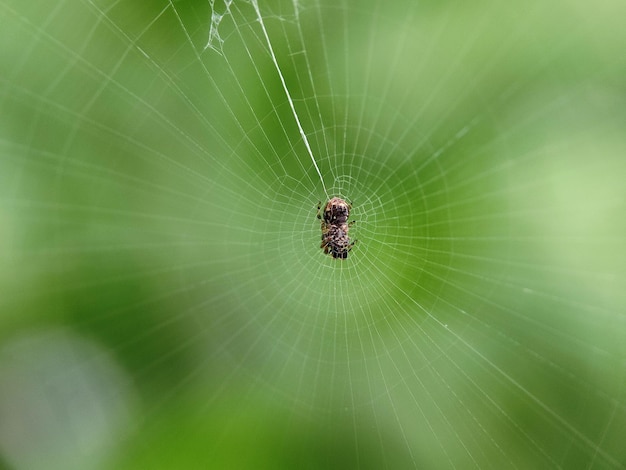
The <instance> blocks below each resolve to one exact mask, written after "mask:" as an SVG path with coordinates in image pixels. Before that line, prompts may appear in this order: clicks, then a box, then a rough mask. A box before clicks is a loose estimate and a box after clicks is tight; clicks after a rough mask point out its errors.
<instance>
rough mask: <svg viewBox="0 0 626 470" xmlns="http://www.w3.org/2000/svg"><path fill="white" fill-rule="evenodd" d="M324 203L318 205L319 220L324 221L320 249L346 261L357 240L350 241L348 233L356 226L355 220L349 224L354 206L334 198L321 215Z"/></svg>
mask: <svg viewBox="0 0 626 470" xmlns="http://www.w3.org/2000/svg"><path fill="white" fill-rule="evenodd" d="M321 209H322V202H321V201H320V202H318V203H317V218H318V219H320V220H321V221H322V244H321V245H320V248H323V249H324V253H326V254H329V253H330V255H331V256H332V257H333V258H339V259H346V258H347V257H348V252H349V251H350V250H351V249H352V247H353V246H354V244H355V243H356V240H354V241H353V242H351V241H350V237H349V236H348V231H349V230H350V227H352V226H353V225H354V220H353V221H352V222H348V217H349V216H350V209H352V204H350V203H348V202H346V201H344V200H343V199H341V198H339V197H334V198H332V199H331V200H330V201H328V202H327V203H326V206H325V207H324V212H323V214H320V210H321Z"/></svg>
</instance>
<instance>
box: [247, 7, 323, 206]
mask: <svg viewBox="0 0 626 470" xmlns="http://www.w3.org/2000/svg"><path fill="white" fill-rule="evenodd" d="M252 5H253V6H254V10H255V11H256V15H257V18H258V20H259V24H260V25H261V29H262V30H263V35H264V36H265V41H266V42H267V47H268V48H269V50H270V55H271V56H272V61H273V62H274V66H275V67H276V71H277V72H278V76H279V77H280V82H281V83H282V84H283V89H284V90H285V94H286V95H287V100H288V101H289V106H290V107H291V112H292V113H293V117H294V118H295V120H296V124H297V125H298V129H299V130H300V135H301V136H302V139H303V140H304V145H305V146H306V149H307V151H308V152H309V156H310V157H311V161H312V162H313V166H314V167H315V170H316V171H317V174H318V175H319V177H320V181H321V182H322V187H323V188H324V194H326V197H327V198H329V199H330V196H329V195H328V191H327V189H326V185H325V184H324V178H323V177H322V172H321V171H320V169H319V167H318V166H317V162H316V161H315V157H314V156H313V151H312V150H311V146H310V145H309V139H308V138H307V136H306V134H305V133H304V129H302V124H300V118H299V117H298V113H297V112H296V107H295V106H294V104H293V100H292V99H291V93H289V89H288V88H287V84H286V83H285V78H284V77H283V73H282V72H281V70H280V67H279V66H278V61H277V60H276V55H275V54H274V48H273V47H272V43H271V41H270V37H269V36H268V34H267V30H266V29H265V23H263V18H262V17H261V11H260V10H259V4H258V2H257V0H253V1H252Z"/></svg>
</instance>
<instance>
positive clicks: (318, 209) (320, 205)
mask: <svg viewBox="0 0 626 470" xmlns="http://www.w3.org/2000/svg"><path fill="white" fill-rule="evenodd" d="M321 209H322V201H318V202H317V218H318V219H321V218H322V216H321V215H320V210H321Z"/></svg>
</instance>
